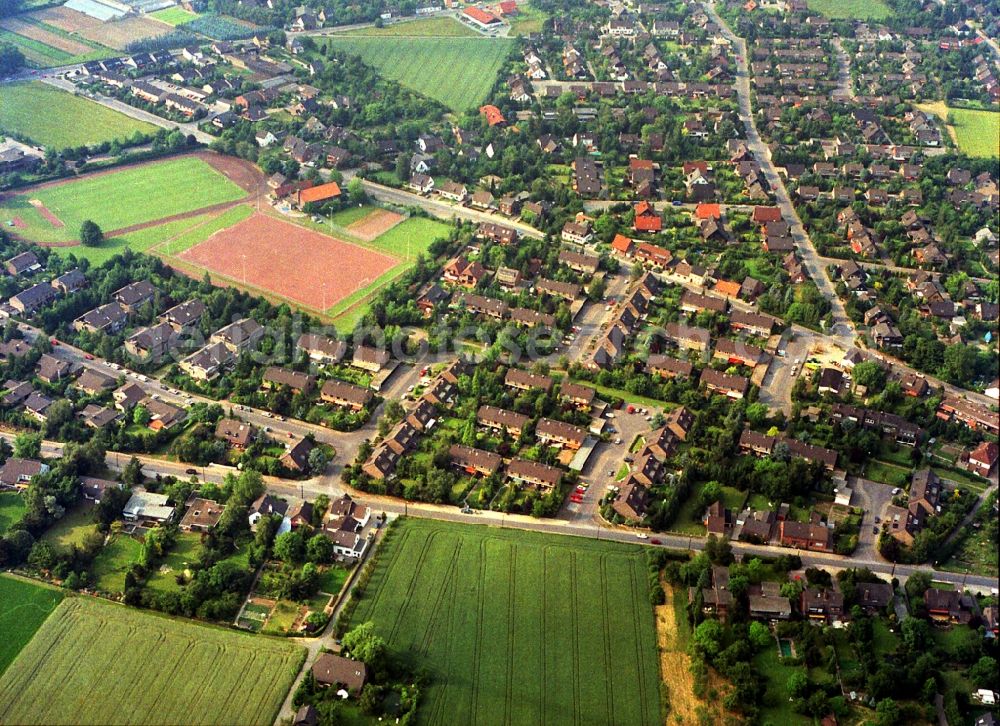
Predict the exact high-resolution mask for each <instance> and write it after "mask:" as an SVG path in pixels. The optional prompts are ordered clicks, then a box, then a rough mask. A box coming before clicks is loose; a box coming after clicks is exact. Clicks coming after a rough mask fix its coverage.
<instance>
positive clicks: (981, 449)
mask: <svg viewBox="0 0 1000 726" xmlns="http://www.w3.org/2000/svg"><path fill="white" fill-rule="evenodd" d="M998 451H1000V449H998V447H997V445H996V444H995V443H994V442H992V441H984V442H983V443H981V444H980V445H979V446H977V447H976V448H974V449H973V450H972V451H970V452H969V463H968V468H969V471H971V472H973V473H975V474H979V476H982V477H989V475H990V472H991V471H993V467H994V466H995V465H996V463H997V456H998Z"/></svg>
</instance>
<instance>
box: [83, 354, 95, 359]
mask: <svg viewBox="0 0 1000 726" xmlns="http://www.w3.org/2000/svg"><path fill="white" fill-rule="evenodd" d="M83 357H84V358H86V359H87V360H94V356H92V355H91V354H90V353H84V354H83Z"/></svg>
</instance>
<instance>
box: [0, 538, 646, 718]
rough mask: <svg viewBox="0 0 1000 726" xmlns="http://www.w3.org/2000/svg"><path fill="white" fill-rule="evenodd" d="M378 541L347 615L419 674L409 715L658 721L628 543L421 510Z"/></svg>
mask: <svg viewBox="0 0 1000 726" xmlns="http://www.w3.org/2000/svg"><path fill="white" fill-rule="evenodd" d="M383 548H384V549H383V551H382V553H381V555H380V557H379V560H378V563H377V566H376V568H375V570H374V573H373V575H372V578H371V581H370V582H369V584H368V586H367V589H366V591H365V593H364V595H363V596H362V599H361V600H360V601H359V603H358V607H357V609H356V610H355V612H354V614H353V617H352V619H351V624H352V625H356V624H358V623H363V622H365V621H368V620H371V621H374V623H375V626H376V629H377V631H378V632H379V633H380V634H381V635H383V636H384V637H385V638H386V639H387V641H388V643H389V646H390V648H391V649H392V650H393V651H394V652H395V653H397V654H398V655H399V656H400V657H401V658H402V659H404V660H405V661H406V662H407V663H408V666H409V667H411V668H413V669H414V670H415V671H420V672H425V673H427V674H428V677H429V679H430V683H429V685H428V687H427V689H426V691H425V693H426V698H422V699H421V705H420V713H419V717H420V718H419V721H420V722H421V723H425V724H457V723H488V724H494V723H496V724H500V723H503V724H539V723H545V724H548V725H550V726H556V725H558V724H599V723H600V724H605V723H606V724H612V723H613V724H619V725H624V724H661V723H662V720H661V718H660V705H659V678H660V676H659V667H658V664H657V663H658V661H657V650H656V634H655V630H654V623H653V610H652V606H651V605H650V604H649V594H648V585H647V572H646V565H645V557H644V556H643V554H642V552H641V549H640V548H638V547H634V546H628V545H621V544H617V543H611V542H598V541H595V540H584V539H579V538H576V537H573V538H570V537H559V536H551V535H543V534H536V533H529V532H522V531H517V530H503V529H495V528H489V529H488V528H486V527H481V526H467V525H456V524H446V523H443V522H433V521H430V520H404V521H402V522H400V523H399V524H397V525H396V529H395V530H394V532H393V535H392V536H391V537H390V538H389V539H388V541H386V543H385V544H384V545H383ZM0 717H2V713H0Z"/></svg>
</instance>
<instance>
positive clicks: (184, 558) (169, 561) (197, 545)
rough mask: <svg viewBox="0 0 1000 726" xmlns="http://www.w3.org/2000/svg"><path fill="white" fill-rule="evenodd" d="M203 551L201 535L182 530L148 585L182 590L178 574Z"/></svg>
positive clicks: (154, 587) (158, 588)
mask: <svg viewBox="0 0 1000 726" xmlns="http://www.w3.org/2000/svg"><path fill="white" fill-rule="evenodd" d="M199 552H201V535H198V534H193V533H190V532H181V533H179V534H178V535H177V542H176V543H175V544H174V546H173V548H172V549H171V550H170V552H168V553H167V556H166V557H164V558H163V561H162V562H161V563H160V567H159V569H158V570H157V571H156V572H154V573H153V574H152V575H150V577H149V580H148V581H147V585H148V586H149V587H151V588H153V589H155V590H174V591H180V589H181V586H180V585H178V584H177V575H180V574H182V573H183V572H184V570H186V569H187V568H188V565H189V564H190V563H191V562H194V561H195V560H196V559H197V558H198V553H199Z"/></svg>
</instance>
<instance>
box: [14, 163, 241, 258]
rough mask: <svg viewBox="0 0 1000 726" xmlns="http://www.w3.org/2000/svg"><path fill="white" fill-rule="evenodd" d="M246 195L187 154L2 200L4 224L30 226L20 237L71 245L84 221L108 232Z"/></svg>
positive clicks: (32, 190) (36, 189) (29, 190)
mask: <svg viewBox="0 0 1000 726" xmlns="http://www.w3.org/2000/svg"><path fill="white" fill-rule="evenodd" d="M245 194H246V193H245V192H244V191H243V190H242V189H240V188H239V187H238V186H236V185H235V184H233V183H232V182H231V181H229V180H228V179H226V178H225V177H224V176H223V175H222V174H220V173H218V172H217V171H215V170H214V169H213V168H212V167H211V166H209V165H208V164H207V163H206V162H204V161H202V160H201V159H199V158H197V157H195V156H183V157H178V158H173V159H168V160H166V161H161V162H155V163H152V164H142V165H139V166H133V167H128V168H125V169H122V170H120V171H112V172H107V173H100V174H91V175H88V176H85V177H83V178H82V179H77V180H74V181H70V182H67V183H64V184H57V185H55V186H49V187H43V188H35V189H28V190H26V191H24V192H22V193H20V194H16V195H14V196H11V197H8V198H6V199H4V200H3V202H0V221H3V220H8V219H11V218H13V217H20V218H21V219H22V220H23V222H24V223H25V225H26V227H25V228H24V229H21V230H19V231H18V233H19V234H21V235H22V236H24V237H26V238H28V239H31V240H33V241H36V242H68V241H72V240H75V239H77V236H78V235H79V232H80V225H81V224H82V223H83V221H84V220H86V219H92V220H93V221H95V222H97V224H98V225H100V227H101V229H103V230H104V232H105V233H108V232H112V231H114V230H118V229H123V228H125V227H130V226H132V225H136V224H140V223H143V222H149V221H153V220H157V219H162V218H164V217H168V216H171V215H174V214H180V213H182V212H190V211H192V210H195V209H201V208H203V207H207V206H209V205H212V204H219V203H221V202H229V201H235V200H237V199H240V198H242V197H244V196H245ZM32 199H37V200H39V201H41V203H42V204H44V205H45V207H46V208H48V210H49V211H50V212H52V213H53V214H55V215H56V217H58V218H59V219H60V220H61V221H62V222H63V223H64V225H65V226H64V227H61V228H60V227H53V226H52V224H51V223H50V222H48V221H47V220H46V219H45V218H44V217H42V215H41V214H40V213H39V212H38V210H37V209H35V208H34V207H33V206H32V205H31V204H30V203H29V202H30V200H32Z"/></svg>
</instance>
